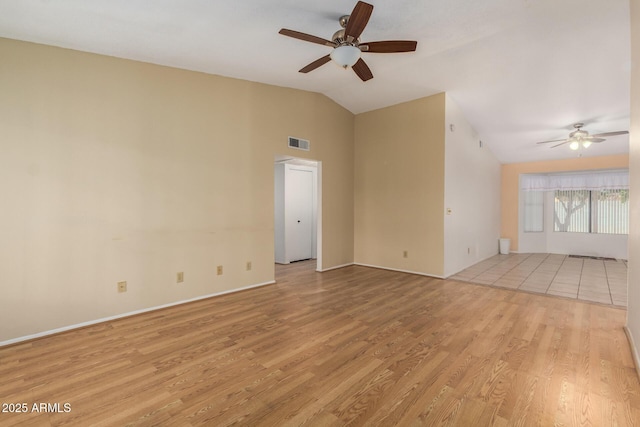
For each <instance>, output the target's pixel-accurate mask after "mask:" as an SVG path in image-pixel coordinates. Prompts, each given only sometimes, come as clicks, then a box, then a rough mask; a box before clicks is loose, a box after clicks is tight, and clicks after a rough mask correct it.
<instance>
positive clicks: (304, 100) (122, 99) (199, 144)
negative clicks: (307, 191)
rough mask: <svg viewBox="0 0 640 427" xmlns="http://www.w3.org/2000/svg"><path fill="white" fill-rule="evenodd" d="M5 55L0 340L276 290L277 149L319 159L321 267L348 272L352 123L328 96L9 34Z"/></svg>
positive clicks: (0, 89)
mask: <svg viewBox="0 0 640 427" xmlns="http://www.w3.org/2000/svg"><path fill="white" fill-rule="evenodd" d="M0 58H2V60H1V61H0V94H1V96H0V135H2V136H1V139H0V145H1V148H2V150H1V152H2V155H1V156H0V194H2V195H3V201H2V206H3V207H2V209H0V233H1V237H0V259H2V262H1V263H0V277H2V283H3V285H2V297H1V298H0V342H2V341H8V340H11V339H15V338H17V337H24V336H28V335H31V334H37V333H40V332H43V331H48V330H53V329H56V328H61V327H66V326H69V325H74V324H79V323H82V322H89V321H93V320H96V319H100V318H105V317H109V316H115V315H119V314H122V313H128V312H132V311H136V310H141V309H145V308H149V307H155V306H159V305H162V304H168V303H173V302H177V301H182V300H186V299H190V298H195V297H198V296H202V295H209V294H213V293H218V292H222V291H226V290H230V289H237V288H242V287H246V286H250V285H255V284H261V283H265V282H269V281H272V280H273V278H274V263H273V261H274V253H273V252H274V247H273V226H274V219H273V163H274V156H275V155H276V154H286V155H291V156H298V157H308V158H312V159H315V160H319V161H321V162H322V172H323V173H322V177H323V183H322V184H323V211H322V218H323V234H322V241H323V253H322V255H323V261H324V265H323V267H324V268H328V267H331V266H336V265H342V264H346V263H350V262H353V234H354V233H353V218H354V216H353V200H354V194H353V168H352V165H353V156H354V148H353V134H354V118H353V115H352V114H351V113H350V112H348V111H347V110H345V109H343V108H342V107H340V106H338V105H337V104H335V103H334V102H333V101H331V100H329V99H328V98H326V97H324V96H323V95H319V94H315V93H310V92H303V91H299V90H293V89H285V88H280V87H274V86H268V85H263V84H258V83H252V82H247V81H241V80H235V79H229V78H223V77H218V76H211V75H206V74H202V73H196V72H189V71H184V70H178V69H172V68H167V67H161V66H156V65H151V64H145V63H139V62H133V61H127V60H121V59H115V58H111V57H105V56H99V55H92V54H86V53H81V52H76V51H71V50H64V49H59V48H54V47H46V46H41V45H36V44H29V43H23V42H17V41H11V40H7V39H0ZM288 135H293V136H297V137H301V138H306V139H309V140H310V141H311V151H310V152H309V153H305V152H303V151H298V150H291V149H288V148H287V147H286V139H287V136H288ZM247 261H252V264H253V269H252V271H245V264H246V262H247ZM216 265H223V266H224V274H223V275H222V276H217V275H216V274H215V266H216ZM178 271H183V272H184V274H185V282H184V283H182V284H176V283H175V282H176V273H177V272H178ZM123 280H126V281H127V282H128V288H129V290H128V292H126V293H120V294H119V293H117V292H116V282H118V281H123Z"/></svg>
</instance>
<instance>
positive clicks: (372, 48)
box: [358, 40, 418, 53]
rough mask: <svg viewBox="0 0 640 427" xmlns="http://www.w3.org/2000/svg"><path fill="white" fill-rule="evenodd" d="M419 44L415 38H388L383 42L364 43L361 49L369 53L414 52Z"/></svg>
mask: <svg viewBox="0 0 640 427" xmlns="http://www.w3.org/2000/svg"><path fill="white" fill-rule="evenodd" d="M417 45H418V42H417V41H414V40H387V41H382V42H369V43H362V44H360V46H358V47H359V48H360V50H361V51H363V52H369V53H401V52H413V51H415V50H416V46H417Z"/></svg>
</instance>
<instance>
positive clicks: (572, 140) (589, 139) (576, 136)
mask: <svg viewBox="0 0 640 427" xmlns="http://www.w3.org/2000/svg"><path fill="white" fill-rule="evenodd" d="M573 127H574V129H575V130H574V131H573V132H571V133H570V134H569V138H566V139H553V140H551V141H541V142H536V144H548V143H550V142H560V141H562V142H560V144H556V145H553V146H551V148H555V147H559V146H561V145H564V144H569V148H571V149H572V150H577V149H578V148H580V146H581V145H582V146H583V147H584V148H588V147H589V146H590V145H591V144H592V143H594V142H596V143H598V142H602V141H604V140H605V139H606V138H605V137H608V136H615V135H625V134H628V133H629V132H628V131H626V130H620V131H616V132H604V133H597V134H595V135H589V132H587V131H586V130H583V129H582V128H583V127H584V123H575V124H574V125H573Z"/></svg>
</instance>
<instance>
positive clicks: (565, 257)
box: [544, 255, 578, 299]
mask: <svg viewBox="0 0 640 427" xmlns="http://www.w3.org/2000/svg"><path fill="white" fill-rule="evenodd" d="M545 259H546V258H545ZM566 259H567V256H566V255H565V256H564V258H562V263H561V264H560V265H559V266H558V269H557V270H556V274H554V275H553V278H552V279H551V281H550V282H549V286H547V290H546V291H544V293H545V294H546V293H548V292H549V289H550V288H551V284H552V283H553V281H554V280H556V277H557V276H558V272H559V271H560V270H561V269H562V266H563V265H564V261H565V260H566ZM577 298H578V294H576V299H577Z"/></svg>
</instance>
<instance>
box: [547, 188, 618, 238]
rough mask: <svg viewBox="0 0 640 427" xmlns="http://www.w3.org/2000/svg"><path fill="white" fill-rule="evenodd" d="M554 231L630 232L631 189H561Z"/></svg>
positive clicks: (555, 204)
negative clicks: (629, 201)
mask: <svg viewBox="0 0 640 427" xmlns="http://www.w3.org/2000/svg"><path fill="white" fill-rule="evenodd" d="M554 200H555V201H554V231H559V232H573V233H608V234H629V203H628V200H629V190H599V191H588V190H557V191H556V192H555V199H554Z"/></svg>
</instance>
